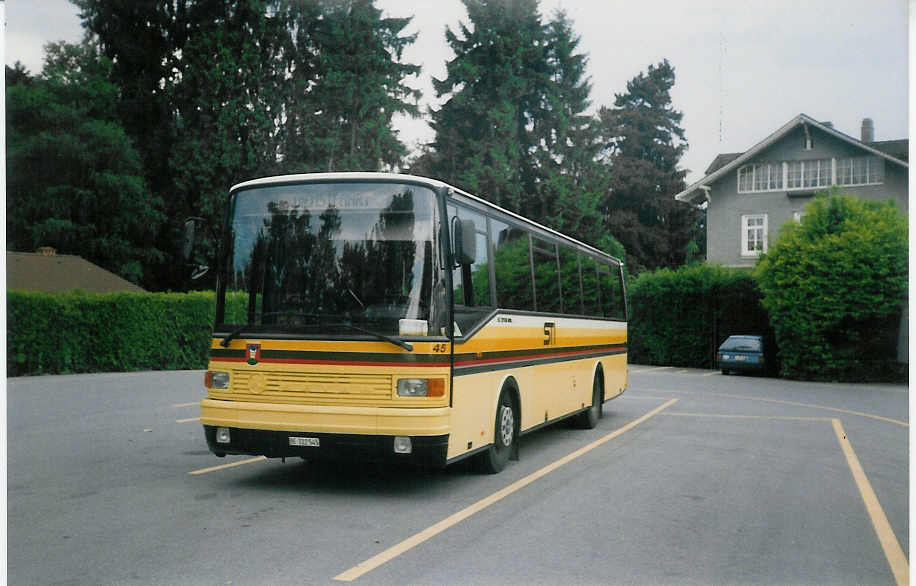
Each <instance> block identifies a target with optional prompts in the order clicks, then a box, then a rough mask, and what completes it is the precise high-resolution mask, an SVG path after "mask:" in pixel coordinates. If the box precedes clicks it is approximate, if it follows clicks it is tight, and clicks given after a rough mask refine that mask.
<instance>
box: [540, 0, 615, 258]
mask: <svg viewBox="0 0 916 586" xmlns="http://www.w3.org/2000/svg"><path fill="white" fill-rule="evenodd" d="M546 35H547V36H546V41H547V50H548V52H547V67H548V69H547V70H548V73H549V76H550V82H549V83H548V84H547V86H546V89H547V91H546V92H545V98H546V100H545V106H544V108H543V109H542V112H541V115H540V116H539V117H538V118H537V119H536V122H535V125H534V128H535V133H536V136H537V143H536V148H535V151H534V153H533V155H534V159H535V164H536V174H537V175H536V181H535V183H534V187H533V189H534V192H535V193H536V194H537V204H538V207H534V206H532V207H533V208H534V209H532V216H533V217H534V218H535V219H537V220H538V221H541V222H544V223H546V224H548V225H551V226H555V227H557V228H558V229H559V230H561V231H563V232H566V233H569V234H575V235H576V236H577V237H578V238H580V239H582V240H584V241H586V242H588V243H591V244H595V245H597V244H598V243H599V240H601V236H602V234H601V232H602V225H601V218H600V215H599V214H598V202H599V200H600V197H601V194H602V193H603V191H604V190H605V184H606V180H607V174H606V169H605V168H603V167H602V166H601V165H600V164H599V163H598V154H599V151H600V148H601V144H600V142H599V141H598V135H597V132H596V128H595V124H594V121H593V118H592V117H591V116H590V115H588V114H587V110H588V108H589V106H590V100H589V95H590V93H591V84H590V83H589V81H588V78H587V76H586V66H587V63H588V59H587V57H586V56H585V55H583V54H581V53H577V52H576V51H577V48H578V45H579V38H578V37H577V36H576V35H575V33H574V32H573V30H572V23H571V22H570V21H569V19H568V18H567V17H566V14H565V13H564V12H562V11H560V12H558V13H557V14H555V15H554V18H553V20H552V21H551V22H549V23H548V25H547V27H546Z"/></svg>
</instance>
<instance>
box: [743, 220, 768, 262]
mask: <svg viewBox="0 0 916 586" xmlns="http://www.w3.org/2000/svg"><path fill="white" fill-rule="evenodd" d="M766 251H767V215H766V214H748V215H744V216H741V256H758V255H760V253H762V252H766Z"/></svg>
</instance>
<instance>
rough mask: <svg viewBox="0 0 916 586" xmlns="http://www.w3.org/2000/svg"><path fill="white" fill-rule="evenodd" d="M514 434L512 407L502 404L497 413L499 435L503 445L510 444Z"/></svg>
mask: <svg viewBox="0 0 916 586" xmlns="http://www.w3.org/2000/svg"><path fill="white" fill-rule="evenodd" d="M514 434H515V417H514V416H513V415H512V408H511V407H509V406H508V405H502V406H501V407H500V413H499V435H500V439H501V440H502V442H503V445H504V446H511V445H512V436H513V435H514Z"/></svg>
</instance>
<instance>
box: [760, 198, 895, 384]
mask: <svg viewBox="0 0 916 586" xmlns="http://www.w3.org/2000/svg"><path fill="white" fill-rule="evenodd" d="M755 270H756V276H757V278H758V280H759V282H760V287H761V289H762V291H763V294H764V299H763V304H764V306H765V307H766V308H767V310H768V311H769V312H770V315H771V317H772V321H773V325H774V328H775V331H776V339H777V344H778V345H779V348H780V355H781V358H782V374H783V375H785V376H789V377H793V378H804V379H825V380H833V379H842V380H850V379H862V378H866V377H868V378H873V377H875V376H878V377H883V378H887V377H888V376H889V375H890V374H891V373H892V372H893V366H892V365H893V364H894V362H895V358H896V350H895V345H896V341H897V334H898V326H899V322H900V314H901V308H902V304H903V301H904V298H905V295H906V290H907V224H906V218H905V216H903V214H901V213H900V212H899V211H898V210H897V209H896V207H895V206H894V204H893V203H892V202H875V201H862V200H858V199H856V198H854V197H852V196H849V195H843V194H841V193H840V191H839V189H838V188H834V189H833V190H831V191H830V192H828V193H826V194H821V195H820V196H819V197H817V198H816V199H814V200H813V201H812V202H811V203H810V204H808V206H806V214H805V215H804V216H803V217H802V220H801V223H795V222H790V223H788V224H786V225H785V226H783V228H782V229H781V231H780V235H779V238H778V240H777V241H776V242H775V243H774V244H773V245H772V246H771V247H770V250H769V252H767V254H765V255H764V256H763V257H761V259H760V261H759V262H758V264H757V267H756V269H755Z"/></svg>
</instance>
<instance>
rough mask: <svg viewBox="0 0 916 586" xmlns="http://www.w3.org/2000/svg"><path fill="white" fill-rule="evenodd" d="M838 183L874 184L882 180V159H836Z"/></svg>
mask: <svg viewBox="0 0 916 586" xmlns="http://www.w3.org/2000/svg"><path fill="white" fill-rule="evenodd" d="M836 181H837V184H838V185H876V184H879V183H883V182H884V160H883V159H881V158H880V157H856V158H852V159H837V161H836Z"/></svg>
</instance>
